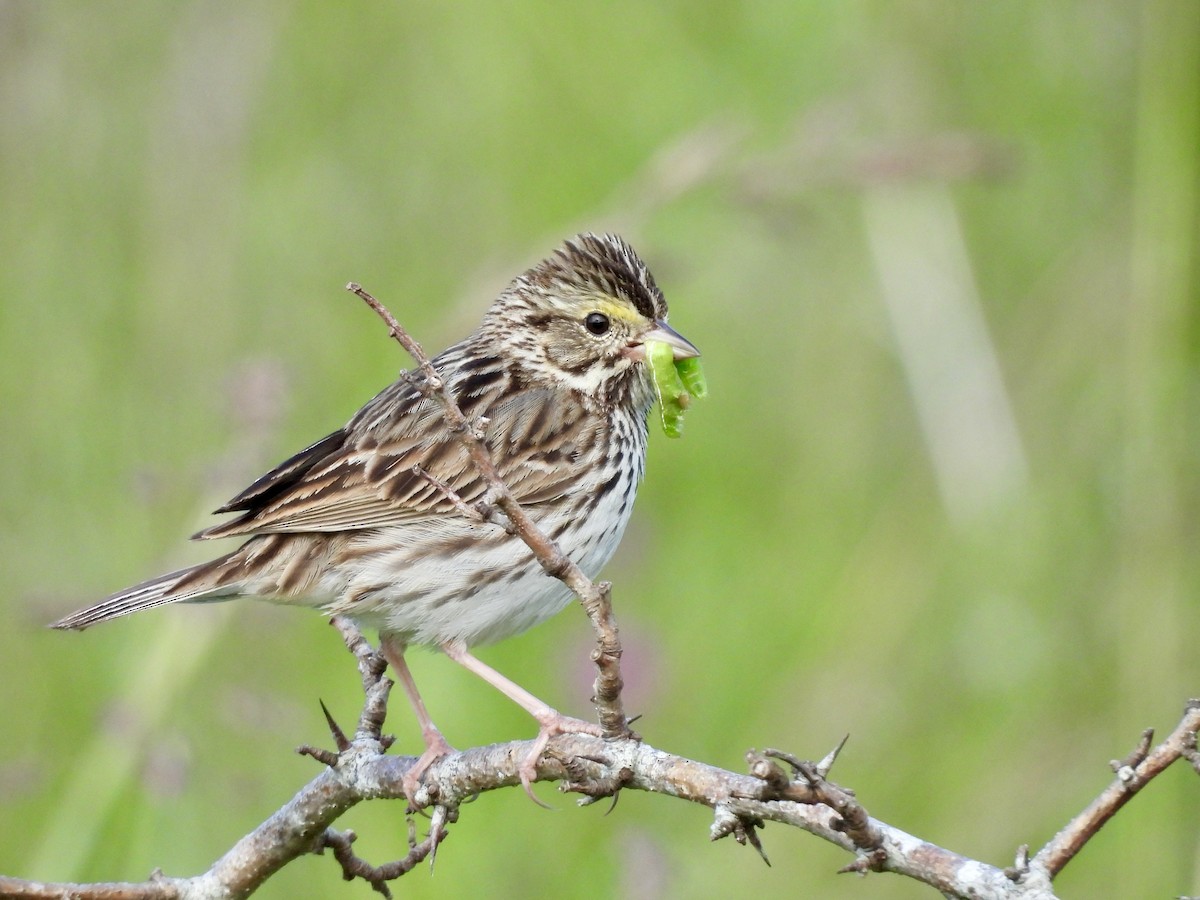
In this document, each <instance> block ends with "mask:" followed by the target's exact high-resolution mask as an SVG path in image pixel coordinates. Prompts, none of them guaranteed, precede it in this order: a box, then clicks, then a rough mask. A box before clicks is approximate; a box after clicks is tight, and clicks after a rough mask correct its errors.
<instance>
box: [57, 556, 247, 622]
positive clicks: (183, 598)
mask: <svg viewBox="0 0 1200 900" xmlns="http://www.w3.org/2000/svg"><path fill="white" fill-rule="evenodd" d="M232 555H233V554H229V556H223V557H220V558H219V559H214V560H212V561H211V562H206V563H201V564H200V565H198V566H191V567H190V568H187V569H180V570H178V571H176V572H169V573H167V574H166V575H159V576H158V577H157V578H151V579H150V580H149V581H143V582H142V583H141V584H135V585H134V586H133V587H130V588H126V589H125V590H123V591H118V592H117V593H115V594H113V595H112V596H111V597H109V598H107V599H105V600H102V601H100V602H99V603H97V604H96V605H95V606H89V607H88V608H87V609H81V610H78V611H76V612H73V613H71V614H70V615H69V616H65V617H64V618H62V619H59V620H58V621H57V622H54V623H52V624H51V625H50V627H51V628H59V629H62V630H71V631H82V630H83V629H85V628H87V627H88V626H90V625H97V624H99V623H100V622H107V621H108V620H109V619H116V618H118V617H119V616H127V615H129V614H130V613H135V612H141V611H142V610H143V609H153V608H154V607H156V606H162V605H164V604H166V603H194V602H199V601H205V600H227V599H232V598H233V597H235V596H237V594H238V593H239V591H238V585H237V584H236V583H233V584H231V583H229V582H228V581H227V580H226V579H227V577H228V574H229V570H230V568H231V567H230V566H229V565H227V564H228V563H229V562H230V557H231V556H232Z"/></svg>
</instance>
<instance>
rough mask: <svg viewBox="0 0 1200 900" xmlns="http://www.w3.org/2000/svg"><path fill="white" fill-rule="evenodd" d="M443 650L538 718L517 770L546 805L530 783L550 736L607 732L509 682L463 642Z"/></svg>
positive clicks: (524, 783) (450, 643) (448, 644)
mask: <svg viewBox="0 0 1200 900" xmlns="http://www.w3.org/2000/svg"><path fill="white" fill-rule="evenodd" d="M442 650H443V651H445V653H446V655H447V656H448V657H450V658H451V659H452V660H454V661H455V662H456V663H458V664H459V665H460V666H462V667H463V668H464V669H467V670H468V671H471V672H474V673H475V674H476V675H478V676H479V677H480V678H482V679H483V680H484V681H486V682H487V683H488V684H490V685H491V686H492V687H494V688H496V689H497V690H498V691H500V693H502V694H504V696H506V697H508V698H509V699H510V700H512V701H513V702H514V703H516V704H517V705H519V706H520V707H521V708H522V709H524V710H525V711H526V712H528V713H529V714H530V715H531V716H533V717H534V718H535V719H536V720H537V723H538V726H539V727H538V736H537V740H535V741H534V742H533V749H532V750H530V751H529V754H528V755H527V756H526V757H525V760H524V761H523V762H522V763H521V767H520V768H519V769H518V770H517V771H518V773H519V774H520V776H521V786H522V787H524V788H525V793H526V794H528V795H529V797H530V799H531V800H533V802H534V803H537V804H538V805H539V806H545V805H546V804H545V803H542V801H541V800H539V799H538V798H537V797H536V796H534V793H533V788H532V786H531V785H532V782H533V779H534V776H536V775H537V763H538V760H539V759H541V757H542V753H543V752H545V750H546V745H547V744H549V743H550V738H552V737H554V736H555V735H557V734H592V735H596V736H597V737H600V736H601V735H602V734H603V733H604V732H603V731H601V729H600V726H599V725H597V724H596V723H595V722H585V721H584V720H583V719H576V718H573V717H571V716H564V715H563V714H562V713H560V712H558V711H557V710H555V709H553V708H551V707H550V706H547V705H546V704H545V703H544V702H542V701H541V700H539V699H538V698H537V697H535V696H533V694H531V693H529V691H527V690H525V688H523V687H521V686H520V685H519V684H517V683H516V682H515V681H510V680H509V679H508V678H505V677H504V676H503V675H501V674H500V673H499V672H497V671H496V670H495V669H493V668H492V667H491V666H489V665H488V664H487V663H485V662H483V661H482V660H479V659H477V658H475V657H474V656H472V655H471V654H470V653H469V652H468V651H467V647H466V644H464V643H462V641H447V642H446V643H444V644H442Z"/></svg>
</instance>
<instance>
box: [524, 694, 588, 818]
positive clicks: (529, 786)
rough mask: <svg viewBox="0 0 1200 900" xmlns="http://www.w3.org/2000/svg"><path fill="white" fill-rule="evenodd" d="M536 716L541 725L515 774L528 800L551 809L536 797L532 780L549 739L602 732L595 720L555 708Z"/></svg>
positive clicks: (534, 778) (535, 775) (535, 777)
mask: <svg viewBox="0 0 1200 900" xmlns="http://www.w3.org/2000/svg"><path fill="white" fill-rule="evenodd" d="M536 718H537V720H538V724H539V725H540V726H541V727H540V728H539V729H538V734H537V738H536V739H535V740H534V742H533V747H532V748H531V749H530V751H529V753H527V754H526V756H525V759H524V760H522V762H521V765H520V767H519V768H518V769H517V774H518V775H520V776H521V787H522V788H524V789H525V793H526V794H527V795H528V796H529V799H530V800H532V801H533V802H534V803H536V804H537V805H538V806H540V807H542V808H543V809H553V808H554V807H552V806H551V805H550V804H548V803H545V802H543V801H542V800H540V799H538V797H537V795H536V794H534V792H533V782H534V781H535V780H536V779H537V764H538V760H540V759H541V758H542V754H543V753H545V752H546V747H548V746H549V745H550V739H551V738H553V737H557V736H558V735H560V734H590V735H593V736H594V737H601V736H602V735H603V734H604V732H603V731H602V730H601V728H600V726H599V725H597V724H596V723H595V722H585V721H584V720H583V719H576V718H574V717H573V716H564V715H563V714H562V713H560V712H556V711H555V710H550V711H549V712H547V713H544V714H542V715H539V716H536Z"/></svg>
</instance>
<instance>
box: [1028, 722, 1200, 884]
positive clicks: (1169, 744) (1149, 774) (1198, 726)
mask: <svg viewBox="0 0 1200 900" xmlns="http://www.w3.org/2000/svg"><path fill="white" fill-rule="evenodd" d="M1197 730H1200V700H1189V701H1188V703H1187V706H1186V707H1185V709H1184V714H1183V719H1182V720H1181V721H1180V723H1179V724H1178V725H1177V726H1175V730H1174V731H1172V732H1171V734H1170V736H1169V737H1168V738H1167V739H1166V740H1165V741H1163V742H1162V743H1161V744H1159V745H1158V746H1157V747H1155V748H1154V749H1153V750H1151V749H1149V745H1150V741H1151V739H1152V736H1153V732H1152V731H1147V732H1144V733H1143V735H1142V740H1141V742H1140V743H1139V744H1138V747H1137V748H1136V749H1135V750H1134V752H1133V753H1132V754H1131V755H1130V757H1129V758H1128V759H1127V760H1125V761H1123V762H1121V763H1119V764H1118V765H1117V777H1116V778H1115V779H1113V781H1112V783H1111V784H1110V785H1109V786H1108V787H1107V788H1105V789H1104V791H1103V792H1102V793H1101V794H1100V796H1099V797H1097V798H1096V799H1095V800H1093V801H1092V802H1091V804H1089V806H1088V808H1087V809H1085V810H1084V811H1083V812H1081V813H1080V814H1079V815H1078V816H1076V817H1075V818H1074V819H1072V820H1071V821H1070V822H1069V823H1068V824H1067V826H1066V827H1065V828H1064V829H1063V830H1062V831H1060V832H1059V833H1058V834H1056V835H1055V836H1054V837H1053V838H1052V839H1051V840H1050V842H1049V843H1047V844H1046V846H1045V847H1043V848H1042V849H1041V850H1040V851H1038V854H1037V856H1035V857H1034V860H1033V863H1034V864H1035V865H1040V866H1043V867H1045V869H1046V871H1047V872H1048V873H1049V874H1050V877H1051V878H1053V877H1054V876H1055V875H1057V874H1058V873H1059V872H1060V871H1062V868H1063V866H1065V865H1066V864H1067V863H1069V862H1070V861H1071V860H1072V859H1073V858H1074V857H1075V854H1077V853H1078V852H1079V851H1080V850H1082V849H1083V846H1084V844H1086V843H1087V842H1088V841H1089V840H1090V839H1091V838H1092V836H1093V835H1094V834H1096V832H1098V831H1099V830H1100V829H1101V827H1103V825H1104V823H1105V822H1107V821H1108V820H1109V819H1111V818H1112V817H1113V816H1114V815H1115V814H1116V813H1117V811H1118V810H1119V809H1120V808H1121V807H1122V806H1124V805H1125V804H1126V803H1128V802H1129V801H1130V800H1132V799H1133V797H1134V795H1135V794H1136V793H1137V792H1138V791H1140V790H1141V789H1142V788H1143V787H1145V786H1146V785H1147V784H1148V783H1149V782H1150V780H1151V779H1152V778H1154V777H1155V776H1156V775H1158V774H1159V773H1160V772H1162V771H1163V769H1165V768H1166V767H1167V766H1169V765H1171V763H1173V762H1175V760H1177V759H1179V758H1181V757H1182V758H1185V759H1188V760H1189V761H1191V762H1192V765H1193V766H1195V765H1196V763H1195V761H1194V756H1189V754H1195V752H1196V732H1197ZM1197 771H1200V769H1198V770H1197Z"/></svg>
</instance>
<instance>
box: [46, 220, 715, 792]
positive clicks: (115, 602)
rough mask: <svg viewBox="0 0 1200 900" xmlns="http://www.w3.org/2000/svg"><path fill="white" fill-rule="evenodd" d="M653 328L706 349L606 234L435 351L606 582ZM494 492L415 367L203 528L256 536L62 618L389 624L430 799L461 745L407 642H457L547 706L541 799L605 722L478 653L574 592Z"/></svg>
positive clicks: (533, 273)
mask: <svg viewBox="0 0 1200 900" xmlns="http://www.w3.org/2000/svg"><path fill="white" fill-rule="evenodd" d="M652 341H657V342H662V343H665V344H666V345H668V346H669V347H670V348H671V352H672V356H673V357H674V359H676V360H683V359H690V358H694V357H698V356H699V355H700V354H699V351H698V350H697V349H696V347H695V346H694V345H693V344H692V343H691V342H689V341H688V340H687V339H686V338H684V337H683V336H682V335H680V334H679V333H678V332H677V331H675V330H674V329H673V328H672V327H671V326H670V325H668V324H667V302H666V300H665V298H664V297H663V294H662V291H661V290H660V289H659V287H658V285H657V284H656V283H655V280H654V277H653V275H652V274H651V273H650V270H649V269H648V268H647V266H646V264H645V263H644V262H643V261H642V259H641V258H640V257H639V256H638V254H637V253H636V252H635V251H634V250H633V248H632V247H631V246H630V245H629V244H628V243H627V242H626V241H625V240H624V239H622V238H621V237H619V236H617V235H614V234H594V233H590V232H589V233H583V234H579V235H576V236H575V237H573V238H570V239H568V240H566V241H565V242H563V243H562V244H561V245H560V246H559V247H558V248H557V249H556V250H555V251H554V252H553V253H551V254H550V255H549V256H547V257H546V258H545V259H543V260H541V261H540V262H538V263H537V264H536V265H534V266H533V267H531V268H530V269H528V270H527V271H525V272H524V273H522V274H520V275H518V276H517V277H516V278H514V279H513V280H512V282H511V283H510V284H509V285H508V286H507V287H506V288H505V289H504V290H503V291H502V292H501V293H500V294H499V296H498V297H497V298H496V299H495V300H494V301H493V302H492V304H491V306H490V307H489V308H488V309H487V311H486V313H485V315H484V317H483V320H482V322H481V323H480V325H479V326H478V328H476V330H475V331H474V332H473V333H471V334H470V335H469V336H468V337H467V338H465V339H464V340H462V341H460V342H459V343H457V344H454V345H453V346H451V347H449V348H448V349H446V350H444V351H443V352H442V353H440V354H438V355H437V356H436V357H435V358H434V359H433V360H432V364H433V368H434V370H435V371H436V373H437V375H438V377H439V378H440V379H441V380H442V381H443V383H444V384H445V385H446V388H447V389H448V391H449V393H450V394H451V396H452V397H453V398H454V399H455V400H456V402H457V403H458V405H459V407H460V408H461V410H462V412H463V413H464V415H465V416H466V417H467V418H468V420H469V421H472V422H473V423H475V424H476V425H477V426H478V428H477V431H478V432H479V433H480V434H481V435H482V437H483V441H484V444H485V445H486V447H487V449H488V451H489V453H490V455H491V457H492V459H493V462H494V464H495V466H496V469H497V471H498V473H499V475H500V476H501V477H502V478H503V480H504V481H505V483H506V484H507V486H508V487H509V489H510V490H511V492H512V494H513V496H514V498H515V499H516V500H517V502H518V503H520V504H521V505H522V507H523V508H524V509H525V510H526V511H527V512H528V513H529V514H530V516H531V517H532V518H533V520H534V521H535V523H536V524H537V525H538V526H539V528H540V529H541V530H542V531H543V532H544V533H545V534H547V535H548V536H549V537H550V538H551V539H552V540H554V541H556V542H557V543H558V545H559V547H560V549H561V550H562V551H563V552H564V553H565V554H566V555H567V556H568V557H570V558H571V559H572V560H573V561H574V562H575V563H576V565H578V566H579V568H580V569H581V570H582V571H583V573H584V574H585V575H587V576H588V577H589V578H594V577H596V576H597V574H598V573H599V572H600V570H601V569H602V568H603V566H604V565H605V564H606V563H607V562H608V561H609V559H610V558H611V556H612V555H613V552H614V551H615V550H616V548H617V545H618V544H619V542H620V540H621V536H622V534H623V533H624V531H625V527H626V525H627V524H628V522H629V519H630V514H631V512H632V509H633V503H634V499H635V497H636V494H637V491H638V487H639V484H640V483H641V481H642V479H643V476H644V474H645V465H646V444H647V438H648V423H647V419H648V416H649V412H650V409H651V406H652V404H653V402H654V397H655V393H654V384H653V380H652V373H651V371H650V366H649V364H648V362H647V358H646V356H647V353H646V345H647V344H649V343H650V342H652ZM488 500H489V496H488V489H487V484H486V483H485V482H484V480H483V479H482V477H481V476H480V474H479V472H478V471H476V469H475V466H474V464H473V462H472V461H471V459H470V458H469V456H468V454H467V451H466V450H465V448H464V447H463V445H462V443H461V442H460V441H459V440H458V439H457V438H456V437H455V436H454V435H453V434H451V432H450V430H449V429H448V428H447V426H446V423H445V421H444V418H443V411H442V407H440V406H439V404H438V403H437V402H436V401H435V399H434V398H433V397H431V396H430V395H429V392H428V391H427V390H426V385H425V376H424V375H423V374H422V373H421V370H420V369H413V370H410V371H405V372H401V373H400V376H399V377H398V378H397V380H396V381H394V382H393V383H392V384H391V385H389V386H388V387H386V388H384V389H383V390H382V391H381V392H380V393H378V394H377V395H376V396H375V397H374V398H372V399H371V400H370V401H368V402H367V403H366V404H365V405H364V406H363V407H362V408H361V409H360V410H359V411H358V412H357V413H355V414H354V416H353V417H352V418H351V419H350V421H349V422H348V423H347V424H346V425H345V426H344V427H342V428H339V429H337V430H336V431H334V432H332V433H330V434H328V435H326V436H325V437H323V438H321V439H320V440H318V441H316V442H315V443H312V444H310V445H309V446H307V447H305V448H304V449H303V450H301V451H300V452H298V453H296V454H295V455H293V456H291V457H290V458H288V459H286V460H284V461H283V462H282V463H280V464H279V465H277V466H276V467H275V468H273V469H271V470H270V471H269V472H267V473H266V474H265V475H263V476H262V477H261V478H259V479H257V480H256V481H254V482H253V483H252V484H251V485H250V486H249V487H247V488H246V489H245V490H243V491H242V492H241V493H239V494H238V495H237V496H235V497H233V499H231V500H230V501H229V502H228V503H226V504H224V505H223V506H221V507H220V508H219V509H217V510H216V511H215V514H222V515H224V514H228V515H230V516H231V518H228V519H226V520H225V521H222V522H220V523H218V524H216V525H213V526H211V527H209V528H206V529H204V530H203V531H200V532H199V533H198V534H196V535H194V536H193V537H194V538H195V539H200V540H209V539H215V538H240V539H242V543H241V544H240V546H238V547H237V548H236V549H234V550H232V551H230V552H227V553H224V554H222V555H220V556H217V557H216V558H214V559H212V560H209V561H207V562H203V563H200V564H198V565H194V566H190V567H188V568H184V569H179V570H177V571H173V572H170V573H167V574H165V575H160V576H158V577H156V578H151V579H149V580H147V581H143V582H141V583H140V584H137V585H134V586H132V587H130V588H127V589H125V590H123V591H118V592H117V593H115V594H112V595H111V596H109V597H108V598H107V599H105V600H103V601H101V602H100V603H97V604H95V605H94V606H91V607H88V608H86V609H82V610H79V611H77V612H74V613H71V614H70V615H67V616H65V617H64V618H62V619H60V620H58V621H57V622H54V623H53V624H52V625H51V627H52V628H56V629H65V630H82V629H84V628H87V627H89V626H91V625H95V624H98V623H100V622H105V621H108V620H110V619H115V618H118V617H120V616H125V615H128V614H130V613H135V612H139V611H142V610H147V609H151V608H154V607H158V606H163V605H166V604H171V603H180V602H183V603H206V602H210V601H219V600H232V599H235V598H239V597H249V598H256V599H262V600H267V601H272V602H275V603H280V604H286V605H293V606H305V607H312V608H316V609H318V610H320V611H322V612H324V613H326V614H327V615H330V616H335V615H336V616H344V617H346V618H348V619H350V620H351V621H352V622H354V623H355V624H356V625H358V626H360V627H365V628H372V629H376V630H378V633H379V637H380V650H381V652H382V653H383V655H384V657H385V659H386V660H387V661H388V663H389V665H390V666H391V668H392V669H393V671H394V673H395V675H396V676H397V678H398V679H399V681H400V683H401V685H402V686H403V688H404V690H405V693H406V694H407V696H408V699H409V701H410V704H411V705H412V708H413V711H414V713H415V715H416V718H417V721H418V724H419V725H420V728H421V734H422V738H423V741H424V744H425V748H424V751H423V753H422V754H421V755H420V757H419V758H418V759H417V761H416V763H415V764H414V765H413V766H412V767H411V768H410V769H409V770H408V772H407V774H406V775H405V777H404V780H403V788H404V790H405V793H406V794H407V796H408V798H409V800H410V802H411V801H413V798H414V796H415V793H416V791H417V790H418V788H419V786H420V784H421V777H422V775H423V774H424V773H425V772H426V771H427V769H428V767H429V766H430V765H432V764H433V763H434V762H435V761H437V760H438V759H440V758H441V757H443V756H445V755H447V754H449V753H451V752H453V748H452V747H451V745H450V744H449V743H448V742H447V741H446V739H445V738H444V737H443V736H442V734H441V732H440V731H439V730H438V728H437V727H436V725H434V723H433V721H432V718H431V717H430V715H429V713H428V711H427V709H426V707H425V703H424V701H423V700H422V698H421V695H420V693H419V691H418V690H417V686H416V683H415V682H414V681H413V677H412V674H411V672H410V671H409V668H408V665H407V663H406V661H405V651H406V649H407V648H408V647H410V646H414V645H415V646H429V647H433V648H437V649H440V650H441V651H442V652H444V653H445V654H446V655H447V656H448V657H449V658H450V659H452V660H453V661H455V662H457V663H458V664H460V665H462V666H463V667H465V668H466V669H468V670H469V671H472V672H474V673H475V674H476V675H478V676H479V677H481V678H483V679H484V680H485V681H487V682H488V683H490V684H491V685H493V686H494V687H495V688H497V689H498V690H500V691H501V692H502V693H504V694H506V695H507V696H508V697H509V698H510V699H512V700H513V701H515V702H516V703H518V704H519V705H521V706H522V707H524V708H525V709H526V710H527V711H528V712H529V713H530V714H531V715H532V716H533V717H534V719H535V720H536V721H537V723H538V726H539V730H538V737H537V739H536V740H535V742H534V746H533V749H532V750H531V751H530V753H529V755H528V757H527V758H526V759H525V760H524V761H523V762H522V763H521V764H520V768H519V774H520V778H521V782H522V784H523V786H524V788H525V790H526V792H527V793H528V794H529V795H530V796H531V797H534V795H533V793H532V790H531V788H530V784H531V781H532V779H533V778H534V776H535V775H536V764H537V761H538V759H539V758H540V755H541V753H542V752H543V751H544V749H545V747H546V745H547V743H548V741H549V739H550V738H551V737H552V736H553V735H555V734H561V733H587V734H599V733H600V731H599V727H598V726H597V725H596V724H595V723H591V722H587V721H583V720H580V719H575V718H571V717H568V716H564V715H562V714H561V713H559V712H557V711H556V710H554V709H553V708H551V707H550V706H548V705H547V704H546V703H544V702H542V701H541V700H539V699H538V698H537V697H535V696H534V695H533V694H531V693H529V692H528V691H526V690H525V689H524V688H522V687H520V686H519V685H517V684H516V683H515V682H513V681H511V680H509V679H508V678H507V677H505V676H504V675H502V674H501V673H499V672H498V671H496V670H495V669H493V668H491V667H490V666H488V665H486V664H485V663H484V662H482V661H481V660H480V659H478V657H476V656H475V655H473V654H472V653H471V652H470V651H471V649H472V648H474V647H478V646H482V645H487V644H491V643H495V642H497V641H500V640H503V639H505V638H508V637H511V636H513V635H516V634H519V633H521V632H523V631H526V630H527V629H529V628H531V627H533V626H534V625H537V624H539V623H541V622H543V621H545V620H546V619H548V618H550V617H551V616H553V615H554V614H556V613H558V612H559V611H561V610H562V609H563V608H564V607H566V606H567V605H568V604H569V603H570V601H571V598H572V594H571V593H570V591H569V590H568V589H567V587H566V586H565V585H563V584H562V583H561V582H559V581H558V580H556V579H554V578H551V577H550V576H548V575H547V574H546V573H545V572H544V571H543V570H542V568H541V566H540V564H539V563H538V562H537V560H536V559H535V557H534V555H533V553H532V551H531V550H530V549H529V548H528V547H527V546H526V545H525V544H524V543H523V542H522V541H521V539H520V538H519V537H517V536H516V535H514V534H512V533H511V529H506V528H505V527H504V523H503V521H496V520H495V518H496V517H493V520H492V521H481V517H471V516H468V515H466V514H465V513H466V512H467V511H468V510H469V508H470V507H471V506H472V505H477V504H486V503H487V502H488ZM534 799H535V800H536V797H534Z"/></svg>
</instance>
